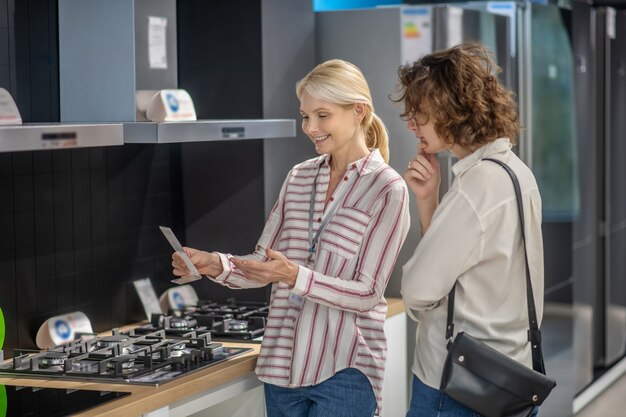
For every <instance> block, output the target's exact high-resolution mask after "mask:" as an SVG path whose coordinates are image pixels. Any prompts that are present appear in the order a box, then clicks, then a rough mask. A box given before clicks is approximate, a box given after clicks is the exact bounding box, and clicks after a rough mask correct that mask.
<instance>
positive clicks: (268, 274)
mask: <svg viewBox="0 0 626 417" xmlns="http://www.w3.org/2000/svg"><path fill="white" fill-rule="evenodd" d="M266 254H267V260H266V261H264V262H259V261H255V260H251V259H241V258H232V259H231V261H232V263H233V264H234V265H235V266H236V267H237V269H239V270H240V271H241V273H242V274H243V275H244V276H245V277H246V279H249V280H251V281H256V282H259V283H262V284H269V283H272V282H284V283H285V284H287V285H289V288H293V286H294V285H295V284H296V278H297V277H298V265H297V264H295V263H293V262H291V261H290V260H289V259H287V257H286V256H285V255H283V254H282V253H280V252H277V251H275V250H272V249H267V250H266Z"/></svg>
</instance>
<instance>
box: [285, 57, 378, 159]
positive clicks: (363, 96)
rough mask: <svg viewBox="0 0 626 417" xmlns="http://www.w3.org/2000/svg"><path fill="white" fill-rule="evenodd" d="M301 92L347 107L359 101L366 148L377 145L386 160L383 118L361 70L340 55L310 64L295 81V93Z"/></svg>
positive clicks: (299, 95) (299, 94) (300, 93)
mask: <svg viewBox="0 0 626 417" xmlns="http://www.w3.org/2000/svg"><path fill="white" fill-rule="evenodd" d="M304 92H306V93H308V94H309V95H310V96H311V97H315V98H316V99H318V100H322V101H325V102H327V103H333V104H338V105H340V106H344V107H349V106H353V105H354V104H357V103H361V104H363V105H364V107H365V115H364V116H363V120H362V121H361V128H362V129H363V132H365V143H366V145H367V147H368V148H370V149H372V148H378V150H379V151H380V154H381V155H382V157H383V159H384V160H385V162H389V136H388V135H387V129H386V128H385V124H384V123H383V121H382V120H380V118H379V117H378V116H377V115H376V114H375V113H374V106H373V105H372V95H371V93H370V89H369V86H368V85H367V81H366V80H365V77H364V76H363V73H362V72H361V70H360V69H359V68H358V67H357V66H356V65H353V64H351V63H349V62H346V61H343V60H341V59H331V60H330V61H326V62H323V63H321V64H319V65H318V66H316V67H315V68H313V70H312V71H311V72H309V73H308V74H307V75H306V77H304V78H303V79H301V80H300V81H298V82H297V83H296V95H297V96H298V98H299V99H301V98H302V94H304Z"/></svg>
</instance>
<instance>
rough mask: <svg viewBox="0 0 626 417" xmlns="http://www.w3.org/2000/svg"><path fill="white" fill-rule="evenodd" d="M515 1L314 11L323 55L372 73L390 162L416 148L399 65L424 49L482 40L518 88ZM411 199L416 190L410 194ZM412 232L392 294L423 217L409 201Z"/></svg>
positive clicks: (446, 159) (400, 166) (447, 178)
mask: <svg viewBox="0 0 626 417" xmlns="http://www.w3.org/2000/svg"><path fill="white" fill-rule="evenodd" d="M515 17H516V7H515V5H514V4H513V3H512V2H506V3H502V4H493V2H472V3H467V4H465V3H454V4H431V5H421V6H412V5H406V6H390V7H379V8H371V9H356V10H342V11H328V12H318V13H316V16H315V19H316V44H317V61H318V62H323V61H326V60H328V59H333V58H340V59H344V60H347V61H349V62H352V63H353V64H355V65H356V66H358V67H359V68H360V69H361V71H362V72H363V74H364V75H365V78H366V79H367V81H368V83H369V86H370V90H371V92H372V98H373V102H374V108H375V110H376V113H377V114H378V115H379V116H380V117H381V118H382V120H383V121H384V122H385V125H386V126H387V129H388V131H389V148H390V165H391V166H392V167H393V168H394V169H395V170H396V171H398V172H399V173H401V174H402V173H403V172H404V170H405V168H406V165H407V162H408V161H409V160H410V159H411V158H412V157H413V156H414V155H415V154H416V152H417V144H416V141H415V137H414V135H413V134H412V133H411V132H409V131H408V130H407V128H406V122H404V121H403V120H401V118H400V114H401V113H402V112H403V107H402V105H401V104H398V103H394V102H392V101H391V100H390V97H394V96H395V97H398V96H399V95H398V94H397V91H398V90H397V83H398V77H397V71H398V68H399V67H400V66H401V65H403V64H406V63H409V62H412V61H415V60H416V59H417V58H419V57H420V56H422V55H425V54H428V53H431V52H433V51H435V50H440V49H445V48H447V47H449V46H452V45H455V44H458V43H461V42H464V41H480V42H482V43H484V44H486V45H487V46H488V47H490V49H491V50H493V51H494V52H495V54H496V60H497V62H498V64H499V65H500V66H502V67H503V71H502V73H501V74H500V76H501V79H502V80H503V81H504V83H505V84H506V85H507V87H509V88H511V89H513V90H514V91H517V90H518V88H517V85H518V83H517V78H518V71H517V66H518V59H517V52H516V39H515V33H516V31H515V22H516V19H515ZM439 158H440V162H441V164H442V166H444V167H447V168H448V169H444V170H443V174H442V176H443V177H442V189H441V195H443V193H445V192H446V191H447V189H448V187H449V185H450V184H451V182H452V175H451V170H450V167H451V166H452V164H453V163H454V162H455V160H454V157H453V156H452V155H451V154H447V153H442V154H441V155H439ZM411 198H412V199H413V196H411ZM411 219H413V221H412V224H411V230H410V231H409V235H408V237H407V241H406V243H405V245H404V246H403V248H402V251H401V253H400V256H399V258H398V262H397V263H396V268H395V270H394V273H393V275H392V278H391V280H390V282H389V286H388V288H387V295H389V296H399V295H400V279H401V277H400V273H401V267H402V265H403V264H404V263H406V261H407V260H408V259H409V257H410V256H411V254H412V253H413V252H414V250H415V247H416V245H417V243H418V240H419V239H418V236H419V228H418V224H417V223H418V222H417V219H418V216H417V210H416V206H415V204H414V202H413V201H412V202H411Z"/></svg>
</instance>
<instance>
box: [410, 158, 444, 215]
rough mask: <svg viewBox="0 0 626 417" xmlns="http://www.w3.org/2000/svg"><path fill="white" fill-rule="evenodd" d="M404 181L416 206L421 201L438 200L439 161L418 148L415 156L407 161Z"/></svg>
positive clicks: (439, 181)
mask: <svg viewBox="0 0 626 417" xmlns="http://www.w3.org/2000/svg"><path fill="white" fill-rule="evenodd" d="M404 179H405V180H406V183H407V185H408V186H409V188H410V189H411V191H412V192H413V194H415V197H416V198H417V200H418V204H419V203H420V202H421V201H429V200H433V199H434V200H438V199H439V186H440V184H441V172H440V168H439V160H438V159H437V156H436V155H435V154H429V153H426V152H425V151H424V150H423V149H419V148H418V151H417V156H416V157H415V159H412V160H410V161H409V165H408V166H407V169H406V171H405V172H404Z"/></svg>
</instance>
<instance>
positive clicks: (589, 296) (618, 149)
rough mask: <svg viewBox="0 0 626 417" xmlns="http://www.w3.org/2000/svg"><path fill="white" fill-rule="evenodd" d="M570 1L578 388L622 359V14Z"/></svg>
mask: <svg viewBox="0 0 626 417" xmlns="http://www.w3.org/2000/svg"><path fill="white" fill-rule="evenodd" d="M620 4H621V7H624V5H623V3H622V2H610V1H608V2H607V1H604V2H594V3H593V4H592V3H590V2H586V1H585V2H583V1H578V0H577V1H574V2H572V30H571V34H572V35H571V36H572V49H573V53H574V60H575V79H576V83H575V86H576V87H575V95H576V105H575V106H576V128H577V129H576V132H577V143H578V177H579V184H580V185H579V192H580V211H579V213H578V215H577V217H576V218H575V221H574V232H573V234H574V257H573V258H574V268H573V269H574V309H575V321H574V324H575V327H574V364H575V365H576V366H575V383H576V389H577V391H581V390H583V389H584V388H585V387H587V386H588V385H589V384H590V383H591V382H593V381H594V380H595V379H597V378H598V376H599V375H600V374H601V373H603V372H604V371H605V370H606V369H608V368H610V367H611V366H612V365H613V364H615V363H616V362H617V361H618V360H620V359H622V358H623V357H624V354H625V353H626V168H625V164H624V160H625V159H626V117H624V115H626V10H624V9H619V8H614V7H611V6H613V5H616V6H620Z"/></svg>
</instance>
